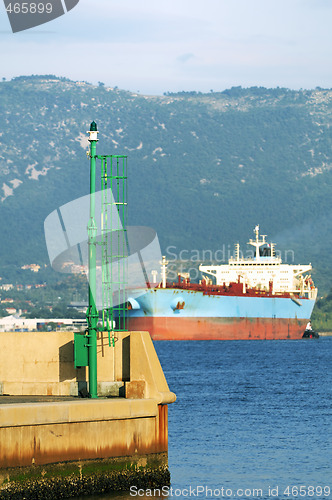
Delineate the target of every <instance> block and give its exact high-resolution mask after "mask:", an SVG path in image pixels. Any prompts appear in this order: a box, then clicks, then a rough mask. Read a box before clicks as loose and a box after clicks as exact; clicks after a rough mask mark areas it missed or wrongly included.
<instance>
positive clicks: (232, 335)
mask: <svg viewBox="0 0 332 500" xmlns="http://www.w3.org/2000/svg"><path fill="white" fill-rule="evenodd" d="M254 232H255V238H254V239H250V240H249V242H248V244H249V245H250V246H251V247H254V251H253V255H252V257H250V258H244V257H242V256H241V252H240V246H239V244H237V245H235V256H234V257H231V258H230V259H229V261H228V264H222V265H200V266H199V270H200V272H201V273H202V279H201V281H200V282H199V283H191V282H190V280H189V278H188V277H183V276H179V277H178V281H177V282H175V283H169V282H167V280H166V265H167V263H166V259H165V258H163V261H162V263H161V264H162V268H161V275H162V279H161V282H160V283H155V284H149V285H148V286H146V287H145V288H139V289H135V290H131V291H130V296H129V297H128V302H127V306H128V311H127V328H128V330H136V331H137V330H147V331H149V332H150V334H151V337H152V339H154V340H244V339H246V340H248V339H252V340H253V339H300V338H302V336H303V332H304V331H305V329H306V325H307V323H308V321H309V320H310V316H311V313H312V310H313V307H314V304H315V301H316V297H317V288H315V286H314V283H313V281H312V279H311V275H310V274H308V273H309V272H310V271H311V269H312V266H311V264H308V265H292V264H284V263H282V260H281V258H280V257H279V256H276V252H275V245H274V244H273V243H267V241H266V235H260V234H259V226H256V227H255V229H254ZM155 274H156V273H155Z"/></svg>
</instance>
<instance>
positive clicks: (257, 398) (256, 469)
mask: <svg viewBox="0 0 332 500" xmlns="http://www.w3.org/2000/svg"><path fill="white" fill-rule="evenodd" d="M154 345H155V348H156V351H157V353H158V356H159V359H160V362H161V365H162V367H163V370H164V373H165V376H166V379H167V382H168V385H169V388H170V390H171V391H173V392H175V393H176V395H177V401H176V403H174V404H171V405H169V469H170V472H171V489H169V490H164V491H160V492H158V491H156V492H154V491H149V490H148V491H146V492H145V493H144V492H143V491H138V490H132V492H131V494H130V493H129V492H128V493H125V494H121V495H106V496H105V495H104V496H102V497H100V496H95V497H84V498H86V499H87V498H89V500H92V498H93V499H97V498H99V499H100V498H102V499H104V500H106V499H107V500H127V499H131V498H144V499H146V498H151V496H154V497H158V496H159V497H161V498H167V497H168V498H181V499H184V498H233V499H238V498H239V499H241V498H259V499H269V500H271V499H273V498H277V499H288V500H289V499H294V498H302V499H317V498H319V499H330V500H332V338H320V339H318V340H310V339H308V340H277V341H273V340H271V341H264V340H257V341H253V340H252V341H189V342H183V341H181V342H175V341H170V342H167V341H159V342H155V343H154Z"/></svg>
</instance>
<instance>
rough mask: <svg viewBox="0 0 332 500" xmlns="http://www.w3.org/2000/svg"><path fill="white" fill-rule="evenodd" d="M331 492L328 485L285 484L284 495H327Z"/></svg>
mask: <svg viewBox="0 0 332 500" xmlns="http://www.w3.org/2000/svg"><path fill="white" fill-rule="evenodd" d="M330 493H331V488H330V487H329V486H287V488H286V489H285V490H284V495H285V496H288V497H306V496H308V497H315V498H316V497H321V496H323V495H324V496H326V497H328V496H329V495H330Z"/></svg>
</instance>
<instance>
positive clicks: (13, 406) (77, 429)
mask: <svg viewBox="0 0 332 500" xmlns="http://www.w3.org/2000/svg"><path fill="white" fill-rule="evenodd" d="M97 372H98V395H99V396H100V397H99V398H98V399H89V398H80V397H78V396H79V395H80V391H82V390H83V393H84V389H85V392H86V389H88V371H87V368H86V367H81V368H75V367H74V334H73V332H40V333H39V332H38V333H31V332H2V333H0V500H2V499H5V498H10V499H15V498H22V495H23V496H24V495H28V496H29V495H30V496H29V498H30V497H31V498H45V495H49V493H47V492H48V491H49V490H50V491H52V492H53V493H54V496H51V497H50V498H53V497H54V498H56V497H57V495H65V496H66V497H70V496H77V495H78V493H79V494H87V493H93V492H102V491H119V490H121V489H126V488H129V486H130V485H131V484H140V485H141V486H143V487H144V484H145V483H146V484H150V485H151V484H155V486H156V487H158V486H161V485H163V484H167V482H169V471H168V464H167V450H168V406H167V405H168V403H172V402H173V401H175V399H176V396H175V394H174V393H172V392H171V391H170V390H169V387H168V385H167V381H166V379H165V376H164V373H163V370H162V367H161V365H160V362H159V359H158V356H157V354H156V352H155V349H154V346H153V343H152V341H151V338H150V335H149V333H148V332H124V333H120V334H118V335H117V340H116V342H115V347H109V345H108V338H107V336H106V335H103V334H100V335H99V338H98V370H97ZM119 461H120V462H119ZM119 464H120V465H119ZM165 482H166V483H165ZM106 483H107V484H106ZM73 485H75V488H74V486H73ZM53 493H52V494H53ZM47 497H48V496H47Z"/></svg>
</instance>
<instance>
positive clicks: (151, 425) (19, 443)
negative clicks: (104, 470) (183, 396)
mask: <svg viewBox="0 0 332 500" xmlns="http://www.w3.org/2000/svg"><path fill="white" fill-rule="evenodd" d="M0 422H1V427H0V469H1V468H8V467H24V466H32V465H44V464H51V463H56V462H67V461H77V460H86V459H103V458H110V457H120V456H127V457H130V456H138V455H147V454H149V453H162V452H167V449H168V443H167V406H163V405H158V403H157V402H156V400H153V399H145V400H132V399H131V400H125V399H116V400H107V401H105V400H100V401H98V400H84V401H68V402H66V401H61V402H56V403H30V404H29V403H23V404H1V405H0Z"/></svg>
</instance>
